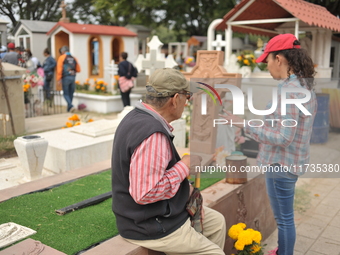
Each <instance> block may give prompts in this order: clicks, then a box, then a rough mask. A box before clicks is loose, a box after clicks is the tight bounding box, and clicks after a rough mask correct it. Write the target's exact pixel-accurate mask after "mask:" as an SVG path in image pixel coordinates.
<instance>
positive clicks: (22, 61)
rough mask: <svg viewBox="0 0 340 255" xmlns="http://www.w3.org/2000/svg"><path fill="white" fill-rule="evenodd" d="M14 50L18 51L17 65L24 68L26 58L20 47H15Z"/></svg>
mask: <svg viewBox="0 0 340 255" xmlns="http://www.w3.org/2000/svg"><path fill="white" fill-rule="evenodd" d="M15 52H16V53H18V58H19V62H18V66H20V67H23V68H26V60H25V58H24V56H23V54H22V50H21V47H15Z"/></svg>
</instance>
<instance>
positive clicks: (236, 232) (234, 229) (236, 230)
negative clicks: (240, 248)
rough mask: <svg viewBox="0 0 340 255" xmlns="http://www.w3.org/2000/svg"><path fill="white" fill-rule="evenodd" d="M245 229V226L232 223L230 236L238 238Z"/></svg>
mask: <svg viewBox="0 0 340 255" xmlns="http://www.w3.org/2000/svg"><path fill="white" fill-rule="evenodd" d="M242 231H243V228H242V227H241V226H239V225H232V226H231V227H230V229H229V231H228V235H229V236H230V238H232V239H234V240H237V238H238V236H239V234H240V233H241V232H242Z"/></svg>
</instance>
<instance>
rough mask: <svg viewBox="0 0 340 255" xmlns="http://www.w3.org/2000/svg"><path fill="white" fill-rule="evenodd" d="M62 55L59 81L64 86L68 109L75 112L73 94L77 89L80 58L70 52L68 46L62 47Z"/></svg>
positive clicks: (59, 59)
mask: <svg viewBox="0 0 340 255" xmlns="http://www.w3.org/2000/svg"><path fill="white" fill-rule="evenodd" d="M60 52H61V54H62V55H61V56H60V57H59V58H58V62H57V82H58V86H59V87H60V86H62V88H63V93H64V98H65V100H66V102H67V111H68V112H75V111H76V108H75V107H74V106H73V105H72V100H73V94H74V91H75V89H76V83H75V82H76V73H79V72H80V65H79V62H78V60H77V59H76V58H75V57H73V56H72V55H71V53H70V50H69V48H68V46H63V47H61V48H60Z"/></svg>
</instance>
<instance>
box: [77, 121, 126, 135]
mask: <svg viewBox="0 0 340 255" xmlns="http://www.w3.org/2000/svg"><path fill="white" fill-rule="evenodd" d="M119 122H120V120H105V119H103V120H97V121H94V122H91V123H86V125H79V126H76V127H73V128H72V129H71V132H74V133H78V134H82V135H87V136H91V137H99V136H103V135H111V134H114V133H115V132H116V129H117V127H118V125H119Z"/></svg>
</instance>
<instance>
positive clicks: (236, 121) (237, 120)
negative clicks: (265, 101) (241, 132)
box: [219, 110, 246, 128]
mask: <svg viewBox="0 0 340 255" xmlns="http://www.w3.org/2000/svg"><path fill="white" fill-rule="evenodd" d="M223 111H224V113H225V114H223V115H222V114H219V116H220V117H222V118H224V119H226V120H227V121H228V124H232V125H233V126H235V127H239V128H244V126H245V123H246V121H245V120H244V119H242V118H241V117H238V116H236V115H233V114H232V113H231V112H228V111H226V110H223Z"/></svg>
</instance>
